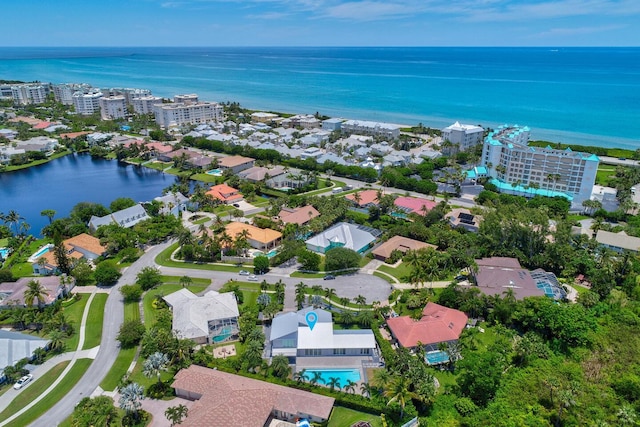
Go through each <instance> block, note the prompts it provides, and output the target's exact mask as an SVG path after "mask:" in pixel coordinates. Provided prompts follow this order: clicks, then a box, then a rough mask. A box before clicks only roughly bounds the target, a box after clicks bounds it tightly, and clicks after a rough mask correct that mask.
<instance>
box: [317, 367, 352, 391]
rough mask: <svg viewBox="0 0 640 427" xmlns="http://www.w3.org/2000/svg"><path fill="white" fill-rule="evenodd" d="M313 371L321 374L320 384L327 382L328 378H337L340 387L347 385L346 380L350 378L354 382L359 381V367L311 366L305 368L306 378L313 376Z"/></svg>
mask: <svg viewBox="0 0 640 427" xmlns="http://www.w3.org/2000/svg"><path fill="white" fill-rule="evenodd" d="M314 372H318V373H319V374H320V376H321V380H320V384H328V383H329V378H337V379H338V380H339V382H340V387H344V386H346V385H347V381H349V380H351V381H353V382H354V383H356V382H358V381H360V378H361V377H360V369H320V368H311V369H307V370H306V371H305V373H306V374H307V375H308V378H309V379H311V378H313V376H314Z"/></svg>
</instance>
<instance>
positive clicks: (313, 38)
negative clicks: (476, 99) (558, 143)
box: [0, 0, 640, 46]
mask: <svg viewBox="0 0 640 427" xmlns="http://www.w3.org/2000/svg"><path fill="white" fill-rule="evenodd" d="M6 3H7V4H4V5H3V7H2V11H3V16H4V18H5V19H3V29H2V34H3V35H2V39H1V41H0V44H1V45H2V46H639V45H640V26H639V25H638V23H639V22H640V0H555V1H554V0H521V1H518V0H387V1H385V0H348V1H341V0H19V1H7V2H6ZM9 18H10V19H9Z"/></svg>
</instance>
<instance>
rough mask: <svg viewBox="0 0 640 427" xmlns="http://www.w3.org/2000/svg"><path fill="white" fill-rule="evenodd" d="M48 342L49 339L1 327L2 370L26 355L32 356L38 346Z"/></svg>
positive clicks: (0, 358)
mask: <svg viewBox="0 0 640 427" xmlns="http://www.w3.org/2000/svg"><path fill="white" fill-rule="evenodd" d="M47 344H49V340H44V339H42V338H40V337H35V336H33V335H27V334H21V333H19V332H10V331H5V330H1V329H0V370H2V369H4V368H6V367H7V366H13V365H14V364H15V363H16V362H18V361H20V360H21V359H24V358H25V357H29V358H30V357H31V356H32V355H33V352H34V351H35V350H36V349H37V348H44V347H46V346H47Z"/></svg>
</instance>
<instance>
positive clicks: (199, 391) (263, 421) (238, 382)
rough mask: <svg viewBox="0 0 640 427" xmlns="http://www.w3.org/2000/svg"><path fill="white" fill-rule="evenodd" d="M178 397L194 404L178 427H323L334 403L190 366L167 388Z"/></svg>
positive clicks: (321, 397) (312, 395)
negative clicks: (316, 426)
mask: <svg viewBox="0 0 640 427" xmlns="http://www.w3.org/2000/svg"><path fill="white" fill-rule="evenodd" d="M171 387H173V388H174V389H175V391H176V395H177V396H178V397H182V398H185V399H189V400H196V402H195V403H194V404H193V406H191V408H190V409H189V413H188V415H187V418H186V419H185V420H184V421H183V422H182V423H181V424H180V425H181V426H185V427H190V426H197V427H201V426H207V427H233V426H243V427H264V426H269V425H271V422H272V421H273V420H282V421H288V422H291V423H295V421H296V420H298V419H308V420H309V421H310V422H314V423H323V422H325V421H327V420H328V419H329V417H330V416H331V411H332V409H333V404H334V402H335V399H333V398H332V397H326V396H321V395H318V394H314V393H310V392H308V391H303V390H297V389H295V388H290V387H284V386H281V385H276V384H271V383H268V382H264V381H259V380H254V379H251V378H245V377H242V376H240V375H234V374H228V373H226V372H222V371H218V370H215V369H209V368H204V367H202V366H197V365H191V366H190V367H188V368H187V369H182V370H181V371H180V372H178V373H177V374H176V376H175V381H174V382H173V384H171Z"/></svg>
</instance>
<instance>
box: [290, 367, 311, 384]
mask: <svg viewBox="0 0 640 427" xmlns="http://www.w3.org/2000/svg"><path fill="white" fill-rule="evenodd" d="M293 379H294V380H296V381H297V382H299V383H301V382H304V381H309V375H307V370H306V369H304V368H303V369H301V370H299V371H298V372H296V373H295V374H293Z"/></svg>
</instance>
